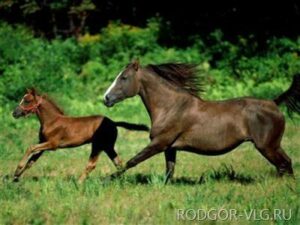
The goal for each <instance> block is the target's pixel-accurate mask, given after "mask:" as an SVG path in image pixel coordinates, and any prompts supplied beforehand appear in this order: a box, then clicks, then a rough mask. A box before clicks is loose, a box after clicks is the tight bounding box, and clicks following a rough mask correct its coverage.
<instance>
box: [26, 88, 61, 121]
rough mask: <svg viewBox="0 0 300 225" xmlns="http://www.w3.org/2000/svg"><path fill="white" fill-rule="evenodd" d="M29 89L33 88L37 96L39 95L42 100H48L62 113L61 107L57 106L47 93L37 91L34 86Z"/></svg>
mask: <svg viewBox="0 0 300 225" xmlns="http://www.w3.org/2000/svg"><path fill="white" fill-rule="evenodd" d="M31 90H34V92H35V94H36V95H38V96H41V97H42V98H43V99H44V100H46V101H47V102H49V103H50V104H51V105H52V106H53V107H54V108H55V109H56V110H57V111H58V112H59V113H60V114H62V115H64V114H65V113H64V111H63V110H62V108H61V107H59V106H58V104H57V103H56V102H55V101H54V100H53V99H52V98H51V97H49V96H48V95H47V94H40V92H39V91H37V90H36V89H35V88H31Z"/></svg>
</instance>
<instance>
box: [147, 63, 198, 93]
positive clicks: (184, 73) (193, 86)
mask: <svg viewBox="0 0 300 225" xmlns="http://www.w3.org/2000/svg"><path fill="white" fill-rule="evenodd" d="M146 68H148V69H152V70H153V71H154V72H155V73H156V74H157V75H158V76H160V77H162V78H164V79H165V80H167V81H168V82H169V83H171V84H173V85H175V86H177V87H180V88H182V89H183V90H185V91H187V92H188V93H190V94H191V95H194V96H197V97H198V94H199V93H200V92H203V85H202V83H200V81H199V76H198V70H197V65H195V64H187V63H165V64H160V65H153V64H150V65H148V66H147V67H146Z"/></svg>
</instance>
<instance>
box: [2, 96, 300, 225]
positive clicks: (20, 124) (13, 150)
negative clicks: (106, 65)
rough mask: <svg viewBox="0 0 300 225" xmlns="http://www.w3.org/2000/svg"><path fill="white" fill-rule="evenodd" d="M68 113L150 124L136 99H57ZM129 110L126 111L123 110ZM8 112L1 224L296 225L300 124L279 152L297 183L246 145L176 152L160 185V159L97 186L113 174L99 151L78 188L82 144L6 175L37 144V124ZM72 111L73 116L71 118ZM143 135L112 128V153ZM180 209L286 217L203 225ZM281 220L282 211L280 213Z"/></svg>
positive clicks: (125, 151) (124, 151)
mask: <svg viewBox="0 0 300 225" xmlns="http://www.w3.org/2000/svg"><path fill="white" fill-rule="evenodd" d="M60 101H61V102H63V105H65V107H64V108H66V109H67V112H69V113H70V114H72V115H83V114H98V113H99V112H101V113H103V114H105V115H109V116H110V117H111V118H112V119H114V120H127V121H131V122H143V123H148V124H149V119H148V117H147V114H146V112H145V109H144V108H143V107H142V105H141V102H140V100H139V99H138V98H135V99H131V100H127V101H125V102H124V103H121V104H119V105H116V106H115V107H114V108H112V109H107V108H105V107H104V106H102V104H100V99H99V98H98V99H97V98H95V100H94V101H89V102H83V103H81V104H79V103H78V102H77V101H76V100H72V101H71V100H65V99H61V100H60ZM129 109H130V110H129ZM11 110H12V108H11V107H4V108H3V107H2V108H1V113H0V115H1V121H4V123H3V124H2V126H1V128H0V129H1V136H0V177H1V181H0V204H1V211H0V224H149V225H150V224H151V225H152V224H153V225H157V224H200V223H201V224H220V223H221V224H299V223H300V212H299V206H300V202H299V193H300V192H299V191H300V190H299V185H298V184H299V178H300V177H299V174H300V151H299V149H300V138H299V137H300V127H299V125H298V124H299V122H298V120H296V121H295V122H292V121H288V124H287V129H286V133H285V135H284V139H283V147H284V149H285V150H286V152H287V153H288V155H289V156H291V158H292V159H293V166H294V171H295V175H296V179H295V180H294V179H292V178H288V177H285V178H278V177H276V172H275V168H274V167H273V166H271V165H270V164H269V163H268V162H267V161H266V160H265V159H264V158H263V157H262V156H261V155H260V154H259V153H258V152H257V151H256V150H255V149H254V147H253V146H252V145H251V144H249V143H246V144H243V145H241V146H240V147H239V148H238V149H236V150H235V151H233V152H231V153H228V154H226V155H223V156H217V157H208V156H201V155H195V154H191V153H185V152H179V154H178V156H177V165H176V170H175V179H174V181H173V182H172V183H170V184H168V185H164V182H163V180H164V176H163V175H164V171H165V163H164V157H163V154H160V155H157V156H155V157H153V158H151V159H150V160H148V161H146V162H144V163H142V164H140V165H139V166H137V167H135V168H133V169H131V170H129V171H128V172H127V173H126V174H125V176H124V177H123V178H121V179H118V180H113V181H109V182H104V181H103V179H104V178H105V176H107V175H109V174H110V173H112V172H114V171H115V168H114V167H113V165H112V163H111V162H110V161H109V159H108V157H107V156H106V155H105V154H102V155H101V157H100V160H99V163H98V165H97V168H96V169H95V171H94V172H92V173H91V176H90V178H89V179H88V180H86V182H85V183H84V184H82V185H79V184H78V183H77V179H78V177H79V175H80V174H81V172H82V171H83V169H84V167H85V165H86V163H87V159H88V156H89V152H90V146H89V145H86V146H83V147H80V148H75V149H65V150H58V151H57V152H51V153H50V152H49V153H46V154H45V155H43V156H42V157H41V159H40V160H39V161H38V162H37V164H36V165H34V166H33V167H32V168H31V169H30V170H28V171H26V172H25V174H24V176H23V177H22V179H21V181H20V182H18V183H12V182H11V177H12V174H13V172H14V170H15V167H16V165H17V163H18V161H19V160H20V159H21V157H22V155H23V153H24V152H25V150H26V147H28V146H29V145H30V144H32V143H35V142H36V141H37V131H38V127H39V126H38V122H37V119H36V118H34V117H30V118H26V119H21V120H14V119H13V118H12V116H11V115H10V111H11ZM73 112H76V113H73ZM148 142H149V141H148V134H147V133H144V132H131V131H126V130H123V129H121V128H120V129H119V139H118V141H117V150H118V152H119V154H120V156H121V158H122V159H123V160H124V161H127V160H128V159H130V158H131V157H132V156H134V155H135V154H136V153H138V152H139V151H140V150H141V149H142V148H143V147H144V146H145V145H146V144H147V143H148ZM179 209H185V210H188V209H194V210H197V209H203V210H210V209H217V210H222V209H223V210H228V211H229V210H231V209H234V210H237V212H239V213H241V214H243V212H244V211H246V212H248V213H249V212H250V211H251V209H255V210H256V211H258V212H260V211H261V210H269V211H268V212H273V211H274V210H275V209H280V210H286V211H285V212H286V213H287V212H289V210H291V212H292V215H291V219H290V220H288V221H285V220H280V219H277V220H272V219H270V220H266V221H263V220H261V219H260V220H258V219H259V218H254V217H251V219H250V220H247V219H246V217H245V216H246V215H245V214H243V215H244V216H242V217H240V218H238V219H237V220H235V219H234V218H233V219H232V220H227V221H221V219H222V218H224V217H222V218H221V219H219V220H210V219H207V220H205V221H199V220H197V219H196V220H193V221H191V220H190V219H191V218H192V217H193V215H192V214H189V215H188V216H186V217H184V218H185V219H183V218H179V219H178V215H177V213H178V210H179ZM287 216H288V213H287Z"/></svg>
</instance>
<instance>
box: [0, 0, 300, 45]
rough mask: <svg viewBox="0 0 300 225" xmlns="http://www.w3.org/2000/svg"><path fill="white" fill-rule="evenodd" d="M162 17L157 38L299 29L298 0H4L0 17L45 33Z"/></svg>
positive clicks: (259, 35) (261, 36)
mask: <svg viewBox="0 0 300 225" xmlns="http://www.w3.org/2000/svg"><path fill="white" fill-rule="evenodd" d="M152 17H160V18H161V19H162V29H161V30H160V32H161V33H160V36H159V40H160V43H163V44H165V45H174V44H175V45H177V46H186V45H188V44H190V41H191V36H194V35H199V36H201V37H202V38H205V37H206V36H207V35H208V34H209V33H211V32H212V31H214V30H216V29H221V30H222V31H223V32H224V35H225V37H226V38H227V39H229V40H235V39H236V36H237V35H243V36H249V35H254V36H255V38H256V39H257V40H258V41H259V43H263V42H264V40H266V39H268V38H269V37H272V36H277V37H281V36H287V37H291V38H295V37H296V36H297V35H298V34H299V31H300V26H299V22H300V2H299V1H296V0H288V1H257V0H255V1H249V0H247V1H237V0H229V1H216V0H211V1H193V0H186V1H162V0H152V1H142V0H127V1H122V0H108V1H96V0H94V1H92V0H83V1H82V0H77V1H76V0H75V1H71V0H63V1H57V0H54V1H50V0H41V1H36V0H20V1H16V0H3V1H1V3H0V19H1V20H5V21H8V22H9V23H21V24H25V25H28V26H30V27H32V28H33V29H34V30H35V32H36V34H37V35H42V36H45V37H47V38H53V37H57V36H64V37H66V36H71V35H79V34H80V33H83V32H87V31H88V32H90V33H91V34H95V33H98V32H99V31H100V29H101V28H103V27H105V26H107V24H108V22H109V21H112V20H119V21H121V22H122V23H125V24H131V25H134V26H146V23H147V20H148V19H149V18H152Z"/></svg>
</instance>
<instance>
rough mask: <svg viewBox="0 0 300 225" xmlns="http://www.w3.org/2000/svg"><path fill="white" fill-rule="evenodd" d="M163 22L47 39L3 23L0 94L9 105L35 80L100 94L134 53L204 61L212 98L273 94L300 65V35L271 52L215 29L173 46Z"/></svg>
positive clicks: (150, 58) (276, 43)
mask: <svg viewBox="0 0 300 225" xmlns="http://www.w3.org/2000/svg"><path fill="white" fill-rule="evenodd" d="M159 27H160V25H159V21H158V20H149V23H148V25H147V27H145V28H139V27H133V26H129V25H124V24H121V23H120V22H112V23H110V24H109V25H108V26H107V27H106V28H104V29H103V30H102V31H101V32H100V33H99V34H97V35H89V34H86V35H84V36H82V37H80V38H79V39H78V40H75V39H72V38H70V39H66V40H60V39H57V40H53V41H47V40H44V39H41V38H35V37H33V35H32V33H31V32H30V30H28V29H26V28H24V27H20V26H16V27H11V26H9V25H7V24H5V23H1V24H0V76H1V77H0V96H1V99H0V100H1V101H2V102H4V103H8V104H10V102H14V101H16V100H18V99H19V98H20V97H21V96H22V94H23V92H24V90H25V88H27V87H31V86H35V87H37V88H39V89H40V90H42V91H43V92H51V93H64V95H65V96H67V97H68V98H78V99H88V98H90V97H91V96H93V97H95V96H98V95H100V93H102V92H103V91H104V89H105V88H106V87H107V86H108V85H109V83H110V82H111V81H112V80H113V79H114V78H115V76H116V74H117V73H118V72H119V71H120V70H121V69H122V68H123V67H124V66H125V65H126V64H128V63H129V62H130V61H131V60H132V59H133V58H140V59H141V62H142V63H143V64H148V63H164V62H170V61H175V62H191V63H198V64H199V69H200V70H201V71H202V72H203V74H205V76H204V77H203V79H205V80H204V82H205V83H206V84H207V87H206V91H207V93H206V95H205V97H206V98H208V99H217V98H219V99H220V98H229V97H237V96H241V95H254V96H258V97H270V98H271V97H273V96H275V95H276V94H278V93H279V92H281V91H283V90H284V89H285V88H287V86H288V85H289V83H290V82H291V79H292V75H293V74H294V73H296V72H298V71H299V70H300V60H299V52H300V39H298V40H291V39H287V38H282V39H272V40H268V42H267V50H266V51H263V52H256V54H254V52H255V51H254V50H253V49H252V48H253V46H254V48H256V47H255V46H256V45H255V43H253V40H252V39H251V37H250V38H244V37H240V38H239V41H238V42H237V43H231V42H228V41H227V40H225V39H224V37H223V34H222V32H221V31H216V32H213V33H212V34H211V35H210V36H209V38H208V39H207V40H206V41H204V40H201V39H199V38H196V39H195V44H194V45H192V46H190V47H188V48H185V49H179V48H166V47H163V46H161V45H159V44H158V41H157V40H158V38H159V37H158V35H159ZM256 50H257V49H256ZM78 90H80V91H82V92H84V94H82V93H78ZM83 90H84V91H83Z"/></svg>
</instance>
